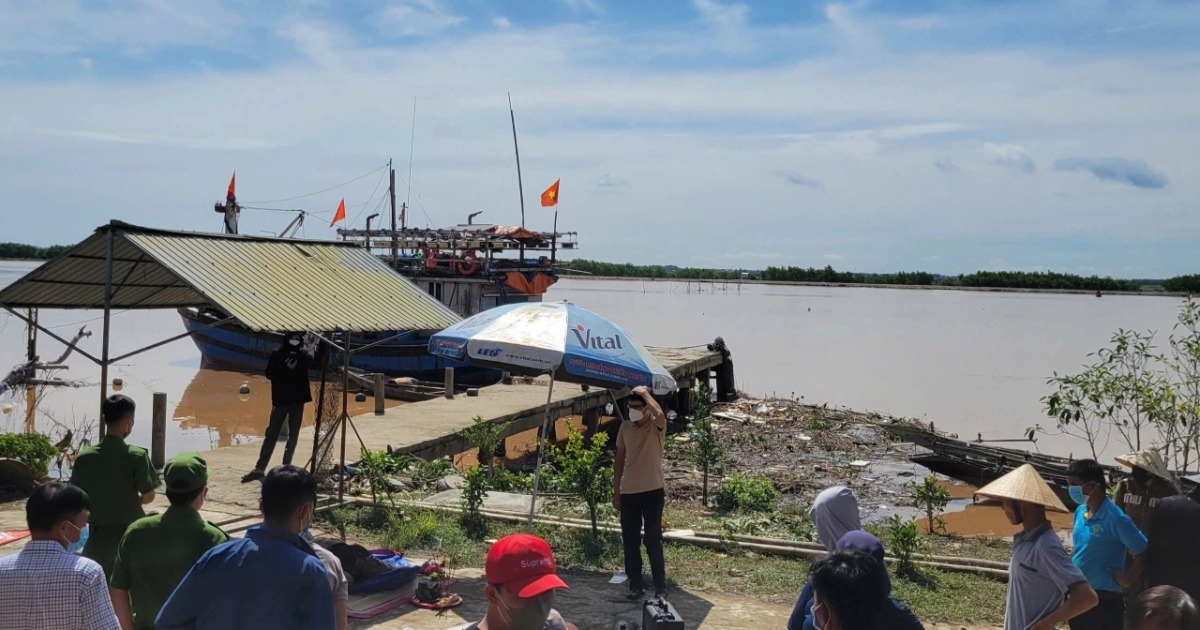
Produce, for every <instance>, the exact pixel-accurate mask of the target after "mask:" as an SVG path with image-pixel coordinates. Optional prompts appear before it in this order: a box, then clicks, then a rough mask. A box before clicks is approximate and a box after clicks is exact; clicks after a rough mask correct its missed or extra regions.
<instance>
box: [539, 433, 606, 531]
mask: <svg viewBox="0 0 1200 630" xmlns="http://www.w3.org/2000/svg"><path fill="white" fill-rule="evenodd" d="M606 442H607V436H606V435H605V434H604V433H599V432H598V433H596V434H595V435H593V436H592V437H591V439H590V440H589V439H588V438H586V437H584V435H583V433H581V432H579V431H576V430H574V429H571V431H570V433H569V435H568V436H567V444H566V446H564V447H563V448H562V449H558V450H556V451H554V455H553V459H554V463H555V465H556V466H557V467H558V470H559V472H558V474H557V475H556V476H557V485H558V486H559V487H560V488H561V489H562V490H564V491H566V492H570V493H572V494H576V495H579V497H580V498H582V499H583V501H584V503H586V504H587V507H588V516H590V517H591V520H592V537H593V538H597V537H599V535H600V531H599V528H598V527H597V523H596V519H597V514H596V512H597V510H598V509H599V507H600V505H601V504H603V503H606V502H607V501H608V500H609V499H611V498H612V478H613V472H612V467H611V466H601V465H600V459H601V458H602V457H604V447H605V443H606Z"/></svg>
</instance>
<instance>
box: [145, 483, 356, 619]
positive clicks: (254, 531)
mask: <svg viewBox="0 0 1200 630" xmlns="http://www.w3.org/2000/svg"><path fill="white" fill-rule="evenodd" d="M316 501H317V483H316V481H315V480H313V478H312V476H311V475H309V474H308V472H307V471H306V470H304V469H303V468H298V467H296V466H291V465H288V466H280V467H278V468H275V469H273V470H271V472H270V473H268V474H267V476H266V478H265V479H263V484H262V499H261V500H260V501H259V509H260V510H261V511H262V514H263V524H262V525H259V526H257V527H254V528H251V529H250V530H249V531H247V532H246V537H245V538H243V539H241V540H233V541H230V542H227V543H224V544H221V545H218V546H216V547H213V548H212V549H210V550H208V551H207V552H206V553H205V554H204V555H203V556H201V557H200V559H199V560H197V561H196V565H195V566H193V567H192V570H191V571H189V572H188V574H187V575H186V576H184V578H183V581H182V582H180V584H179V587H178V588H176V589H175V592H174V593H172V594H171V597H170V599H168V600H167V603H166V604H165V605H164V606H163V608H162V611H161V612H159V614H158V619H157V621H156V624H155V626H154V627H155V628H158V629H159V630H174V629H176V628H180V629H183V628H186V629H188V630H237V629H242V628H244V629H246V630H333V628H334V627H335V624H334V606H333V592H332V591H331V590H330V588H329V579H328V577H327V576H326V574H325V566H324V565H323V564H322V563H321V561H320V560H319V559H318V558H317V556H316V554H315V552H313V549H312V547H311V546H310V545H309V544H308V543H307V542H305V541H304V539H302V538H301V537H300V532H302V531H304V529H305V527H307V526H308V524H309V523H310V522H311V521H312V517H313V511H314V509H315V508H316Z"/></svg>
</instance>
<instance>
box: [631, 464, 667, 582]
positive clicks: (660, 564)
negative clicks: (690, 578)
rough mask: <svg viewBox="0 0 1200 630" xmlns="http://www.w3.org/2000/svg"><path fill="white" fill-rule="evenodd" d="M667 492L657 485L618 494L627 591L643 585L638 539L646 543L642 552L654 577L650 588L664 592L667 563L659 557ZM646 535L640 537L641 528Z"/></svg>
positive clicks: (661, 556) (661, 547) (661, 552)
mask: <svg viewBox="0 0 1200 630" xmlns="http://www.w3.org/2000/svg"><path fill="white" fill-rule="evenodd" d="M666 500H667V495H666V493H665V492H664V491H663V490H662V488H659V489H658V490H651V491H649V492H638V493H636V494H622V495H621V542H623V543H624V545H625V575H627V576H629V588H630V590H634V591H639V590H642V589H644V588H645V585H644V584H643V583H642V549H641V543H642V540H643V539H644V540H645V543H646V555H647V556H649V557H650V575H651V576H653V577H654V590H655V591H658V592H660V593H665V592H666V591H667V566H666V561H665V560H663V545H662V513H663V504H665V503H666ZM643 527H645V530H646V534H645V536H644V537H643V536H642V528H643Z"/></svg>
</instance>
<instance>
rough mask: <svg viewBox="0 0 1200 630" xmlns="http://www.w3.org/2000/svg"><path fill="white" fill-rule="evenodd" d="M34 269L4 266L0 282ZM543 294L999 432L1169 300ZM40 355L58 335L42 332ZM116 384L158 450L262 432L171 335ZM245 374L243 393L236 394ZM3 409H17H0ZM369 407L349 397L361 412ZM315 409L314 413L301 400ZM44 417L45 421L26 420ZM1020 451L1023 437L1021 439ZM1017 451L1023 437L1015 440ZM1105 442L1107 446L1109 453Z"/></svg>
mask: <svg viewBox="0 0 1200 630" xmlns="http://www.w3.org/2000/svg"><path fill="white" fill-rule="evenodd" d="M36 265H37V263H30V262H14V261H0V287H2V286H6V285H7V284H8V283H10V282H12V281H13V280H15V279H17V278H19V277H20V276H22V275H24V274H25V273H28V272H29V271H30V270H32V269H33V268H35V267H36ZM547 299H548V300H561V299H565V300H570V301H571V302H574V303H576V304H578V305H580V306H583V307H585V308H588V309H591V310H594V311H596V312H598V313H601V314H603V315H605V316H607V317H609V318H611V319H613V320H614V321H617V322H619V323H620V324H621V325H623V326H624V327H625V328H626V329H627V330H628V331H629V332H630V333H631V334H632V335H633V336H634V337H635V338H636V339H638V340H639V341H641V342H642V343H643V344H645V345H652V346H691V345H698V344H704V343H708V342H710V341H712V340H713V338H715V337H717V336H721V337H723V338H724V339H725V341H726V343H727V344H728V345H729V347H730V349H731V351H732V353H733V359H734V363H735V369H736V376H737V384H738V388H739V389H741V390H744V391H746V392H749V393H751V394H755V395H777V396H784V397H791V396H795V397H797V398H801V397H802V398H803V399H804V400H805V401H807V402H811V403H816V404H821V403H828V404H830V405H836V406H845V407H850V408H853V409H857V410H864V411H866V410H873V411H879V412H883V413H888V414H892V415H902V416H909V417H917V418H923V419H925V420H927V421H932V422H934V423H935V424H936V426H937V427H938V428H940V429H943V430H947V431H953V432H957V433H958V434H960V436H961V437H963V438H975V437H976V436H977V434H982V435H983V437H984V438H985V439H1010V438H1018V437H1021V436H1022V435H1023V433H1024V430H1025V428H1026V427H1028V426H1030V425H1033V424H1035V423H1039V422H1040V423H1043V424H1045V423H1046V420H1045V419H1044V418H1043V416H1042V413H1041V404H1040V402H1039V399H1040V398H1041V397H1042V396H1044V395H1046V394H1047V393H1048V388H1047V387H1046V385H1045V381H1046V378H1047V377H1049V376H1050V375H1051V374H1052V373H1053V372H1055V371H1059V372H1063V371H1071V370H1075V369H1077V368H1078V367H1079V365H1080V364H1081V363H1083V362H1084V361H1085V360H1087V354H1088V353H1089V352H1094V351H1095V350H1097V349H1099V348H1100V347H1102V346H1103V345H1104V344H1105V343H1106V342H1107V341H1108V339H1109V337H1110V336H1111V335H1112V333H1113V332H1115V331H1116V330H1117V329H1118V328H1122V327H1123V328H1127V329H1156V330H1158V331H1160V335H1161V337H1162V339H1161V343H1162V344H1165V343H1166V334H1167V333H1168V332H1169V331H1170V328H1171V325H1172V324H1173V323H1174V321H1175V316H1176V309H1177V308H1178V305H1179V299H1177V298H1170V297H1161V296H1160V297H1151V296H1105V297H1103V298H1099V299H1098V298H1096V297H1094V296H1091V295H1067V294H1046V293H991V292H977V291H930V290H911V289H875V288H843V287H810V286H778V285H760V284H741V285H739V284H736V283H728V284H725V283H715V284H714V283H708V282H705V283H700V284H697V283H686V282H664V281H659V282H643V281H640V280H628V281H627V280H582V279H564V280H562V281H560V282H559V283H558V284H557V285H555V286H554V287H553V288H552V289H551V290H550V292H549V293H548V295H547ZM99 318H100V313H99V312H95V311H43V312H42V314H41V321H42V323H43V325H48V326H52V327H53V329H54V330H55V332H56V333H57V334H59V335H61V336H63V337H67V338H69V337H70V336H71V335H72V334H73V333H74V332H75V330H77V329H78V328H79V327H80V326H81V325H86V326H87V327H88V329H89V330H91V331H93V333H94V334H93V336H92V337H90V338H88V339H85V340H84V341H83V343H82V347H83V348H84V349H85V350H87V351H88V352H89V353H91V354H93V355H95V356H99V354H100V330H101V322H100V319H99ZM182 329H183V326H182V323H181V321H180V319H179V316H178V315H177V314H176V313H175V312H174V311H131V312H126V313H118V314H116V315H114V317H113V322H112V346H113V349H112V354H113V356H118V355H121V354H123V353H125V352H128V351H131V350H134V349H137V348H139V347H141V346H144V345H148V344H150V343H153V342H155V341H158V340H160V339H164V338H167V337H170V336H173V335H176V334H178V333H180V332H181V331H182ZM40 344H41V345H40V347H39V352H40V354H41V355H42V357H43V359H45V358H53V357H56V356H58V354H59V353H60V352H61V351H62V349H63V346H62V344H60V343H58V342H56V341H53V340H52V339H50V338H49V337H47V336H46V335H41V336H40ZM24 355H25V326H24V323H23V322H21V321H20V320H18V319H17V318H15V317H13V316H11V315H10V314H8V313H7V312H5V311H0V370H6V369H7V367H8V366H11V365H15V364H17V363H19V362H21V361H22V360H23V358H24ZM68 363H69V364H70V366H71V368H70V370H69V371H67V372H64V373H62V374H61V376H62V377H64V378H68V379H75V380H78V381H81V382H82V383H83V386H81V387H78V388H54V389H51V390H49V391H47V393H46V394H45V395H44V399H43V402H42V404H41V405H40V407H39V408H40V409H41V410H43V411H45V412H48V414H49V415H50V416H53V417H54V419H55V420H56V421H57V422H59V423H60V424H63V425H66V426H71V425H72V424H73V423H76V424H77V423H80V422H83V421H84V420H86V419H88V418H92V419H94V418H95V417H96V406H97V401H98V399H99V386H98V381H99V370H98V368H96V367H95V366H94V365H91V362H90V361H88V360H87V359H86V358H84V357H82V356H78V355H76V356H73V357H72V358H71V359H70V360H69V361H68ZM109 371H110V377H113V378H121V379H123V381H124V390H123V391H124V393H126V394H129V395H131V396H133V397H134V398H135V400H137V401H138V403H139V404H140V405H142V406H141V408H140V409H141V412H140V413H139V416H138V418H139V422H138V424H137V426H136V427H135V430H134V436H133V438H132V439H133V441H135V442H136V443H139V444H148V443H149V432H150V426H149V425H150V422H149V419H150V414H149V409H150V400H151V394H152V393H153V392H155V391H159V392H165V393H166V394H167V401H168V402H167V412H168V416H169V417H170V418H173V422H171V423H169V425H170V426H169V433H168V437H167V451H168V455H169V454H173V453H175V452H179V451H182V450H192V449H198V450H207V449H211V448H215V447H218V446H226V445H230V444H237V443H240V442H244V441H247V440H252V439H255V438H256V437H260V436H261V435H262V432H263V429H264V426H265V424H266V415H267V412H268V410H269V407H270V401H269V390H268V386H267V383H266V382H265V381H264V380H263V379H262V377H261V376H259V375H245V374H238V373H232V372H218V371H213V370H203V369H200V354H199V352H198V351H197V350H196V347H195V345H193V344H192V343H191V341H190V340H186V339H184V340H180V341H176V342H174V343H171V344H168V345H166V346H163V347H160V348H157V349H155V350H151V351H149V352H146V353H144V354H140V355H137V356H135V357H133V358H131V359H129V360H128V361H127V362H124V363H122V364H119V365H116V366H113V367H111V368H110V370H109ZM242 383H249V384H250V385H251V388H252V392H253V393H252V394H251V395H249V396H239V395H238V393H237V390H238V387H239V386H240V385H241V384H242ZM6 404H12V405H14V407H13V408H12V409H11V410H9V411H8V413H5V410H6V409H8V407H7V406H5V405H6ZM370 405H371V403H370V401H369V400H368V402H367V403H365V404H362V405H359V406H358V407H357V408H358V409H360V410H362V411H367V410H369V407H370ZM311 407H312V406H311V405H310V409H311ZM24 408H25V396H24V393H23V392H21V393H19V394H18V395H16V396H15V397H14V396H11V395H10V396H9V397H5V398H2V399H0V430H13V429H18V428H19V427H20V426H22V424H23V423H24V419H25V415H24ZM37 422H38V425H39V427H40V428H43V429H45V428H47V427H49V426H51V421H50V420H49V418H48V417H39V418H38V419H37ZM1026 446H1028V445H1026ZM1023 448H1024V447H1023ZM1037 448H1039V449H1041V450H1042V451H1045V452H1054V453H1060V454H1064V455H1065V454H1069V453H1071V452H1077V453H1078V452H1082V451H1083V447H1082V445H1081V444H1080V443H1077V442H1074V441H1072V440H1070V439H1067V438H1062V437H1045V438H1042V440H1041V441H1039V443H1038V444H1037ZM1118 450H1119V449H1117V447H1116V446H1115V445H1112V452H1108V453H1106V454H1107V455H1115V454H1117V451H1118Z"/></svg>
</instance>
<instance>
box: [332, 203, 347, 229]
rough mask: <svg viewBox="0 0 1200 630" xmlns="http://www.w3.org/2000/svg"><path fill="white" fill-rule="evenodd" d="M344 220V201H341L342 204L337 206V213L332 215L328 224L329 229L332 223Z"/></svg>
mask: <svg viewBox="0 0 1200 630" xmlns="http://www.w3.org/2000/svg"><path fill="white" fill-rule="evenodd" d="M345 218H346V200H345V199H342V203H339V204H338V210H337V212H335V213H333V220H332V221H330V222H329V227H333V224H334V223H337V222H338V221H341V220H342V219H345Z"/></svg>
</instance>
